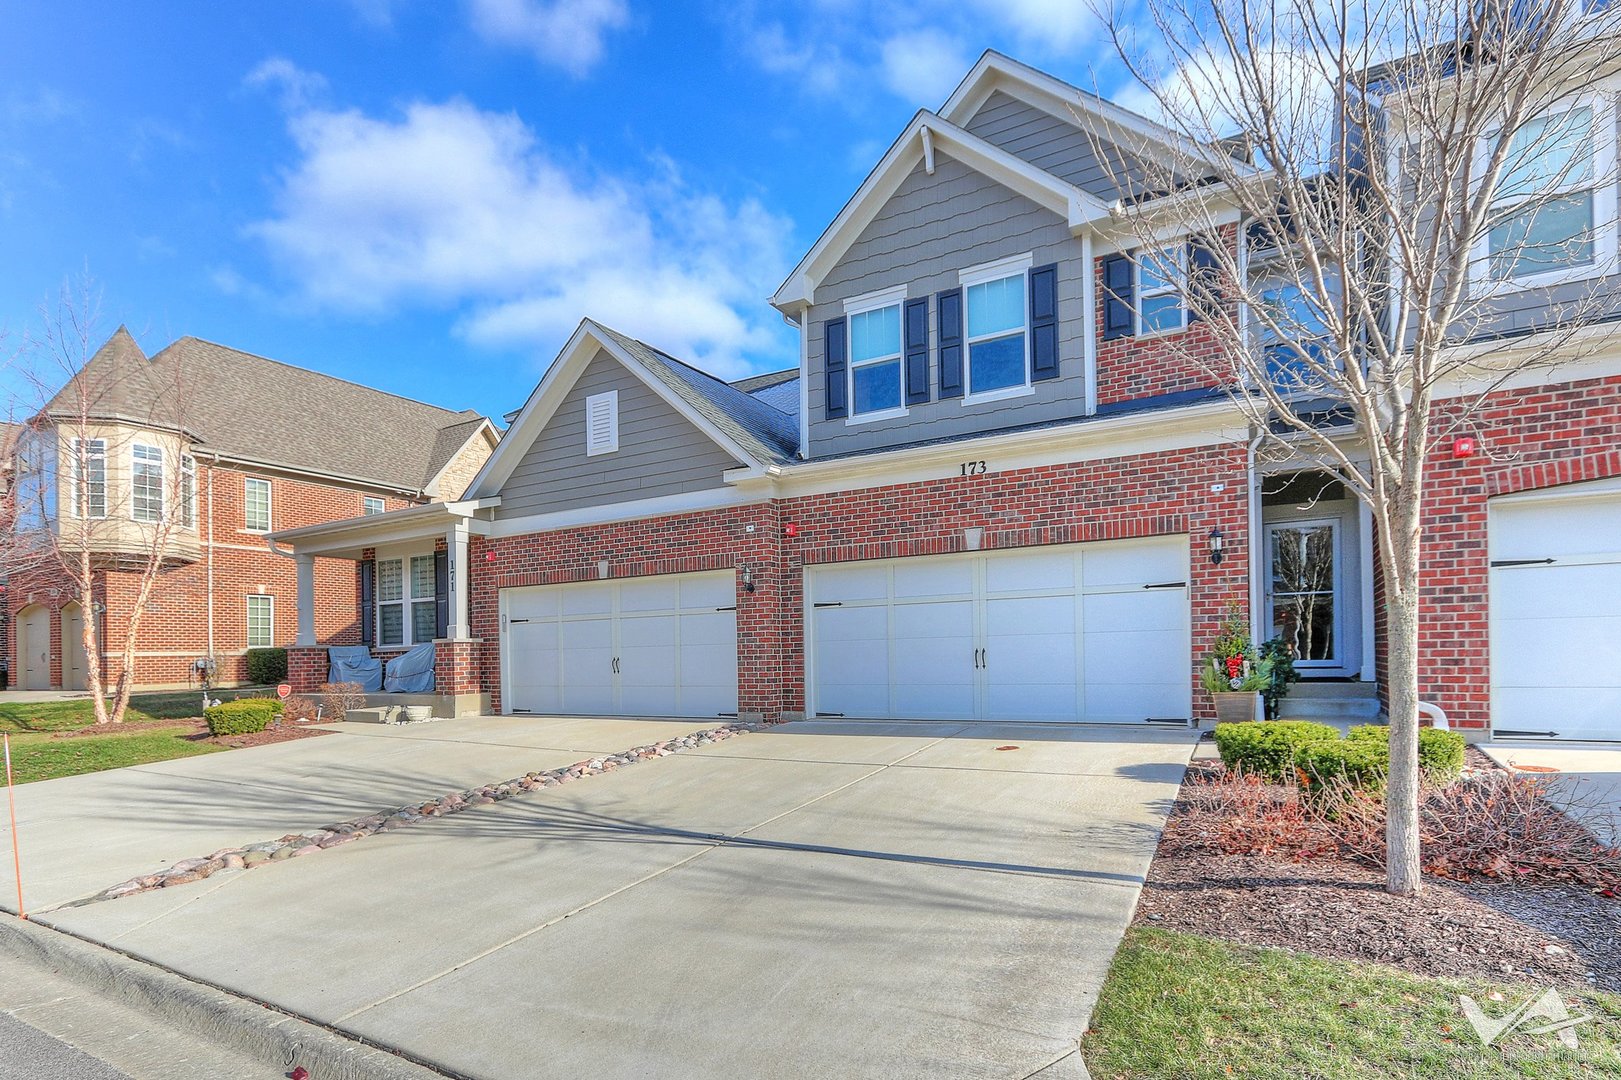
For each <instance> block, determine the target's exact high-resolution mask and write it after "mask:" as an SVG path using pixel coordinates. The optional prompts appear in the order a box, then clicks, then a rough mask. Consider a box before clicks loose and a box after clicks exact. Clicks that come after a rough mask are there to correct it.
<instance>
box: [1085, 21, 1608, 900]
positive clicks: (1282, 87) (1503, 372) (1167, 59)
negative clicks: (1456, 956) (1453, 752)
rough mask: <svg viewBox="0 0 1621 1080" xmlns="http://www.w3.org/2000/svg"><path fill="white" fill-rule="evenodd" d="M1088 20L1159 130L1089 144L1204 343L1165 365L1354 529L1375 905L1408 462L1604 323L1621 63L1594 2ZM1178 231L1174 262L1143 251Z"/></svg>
mask: <svg viewBox="0 0 1621 1080" xmlns="http://www.w3.org/2000/svg"><path fill="white" fill-rule="evenodd" d="M1108 2H1109V0H1104V3H1105V4H1107V3H1108ZM1100 15H1101V16H1102V17H1103V18H1104V20H1105V21H1106V23H1107V24H1108V25H1109V26H1110V27H1111V29H1112V33H1113V39H1114V44H1115V46H1116V49H1117V51H1118V52H1119V55H1120V56H1121V57H1122V58H1123V60H1124V62H1125V63H1126V65H1127V67H1128V68H1129V69H1130V71H1131V73H1132V75H1133V76H1135V78H1136V79H1137V81H1138V82H1139V83H1140V84H1141V86H1142V87H1143V88H1146V92H1147V94H1149V95H1150V96H1151V99H1152V102H1151V107H1150V108H1149V109H1148V110H1147V111H1150V112H1157V113H1158V114H1159V115H1158V119H1160V120H1161V122H1162V123H1163V124H1164V125H1165V127H1166V128H1167V129H1169V133H1170V134H1171V135H1172V136H1173V137H1171V138H1165V137H1164V133H1161V134H1160V135H1159V136H1157V137H1154V138H1150V137H1149V136H1148V134H1146V133H1144V132H1142V131H1132V130H1125V129H1124V125H1121V129H1120V130H1112V129H1111V130H1098V129H1097V128H1095V127H1094V129H1093V130H1094V133H1095V135H1096V136H1097V143H1098V147H1097V148H1098V150H1099V156H1100V158H1102V159H1103V160H1105V161H1109V162H1112V163H1113V165H1112V168H1111V172H1112V173H1113V179H1114V181H1115V183H1116V185H1117V186H1118V187H1119V188H1120V190H1121V191H1122V192H1123V195H1122V197H1121V199H1120V201H1119V202H1118V203H1117V204H1116V205H1115V207H1114V211H1113V218H1114V222H1113V225H1114V227H1115V229H1116V230H1117V231H1118V234H1119V242H1120V245H1121V247H1122V248H1125V249H1128V250H1131V251H1133V252H1134V255H1133V258H1134V260H1135V261H1136V262H1137V264H1138V265H1139V266H1141V267H1143V268H1145V270H1146V271H1147V273H1148V274H1149V275H1150V276H1151V278H1153V279H1160V280H1164V281H1168V282H1169V283H1170V284H1171V285H1172V286H1173V287H1174V289H1175V291H1176V293H1177V294H1179V295H1180V297H1181V300H1182V302H1183V303H1184V304H1186V305H1188V306H1189V307H1190V308H1192V309H1193V310H1196V311H1198V312H1199V313H1200V314H1202V315H1203V316H1204V319H1205V322H1206V325H1207V326H1208V332H1209V334H1211V335H1213V336H1214V339H1215V341H1216V342H1217V343H1218V345H1219V348H1218V349H1216V350H1214V351H1213V352H1212V351H1210V350H1206V351H1205V352H1204V353H1201V354H1200V355H1199V356H1198V357H1197V358H1193V357H1192V356H1191V354H1190V362H1198V363H1201V364H1203V365H1204V366H1205V367H1206V368H1207V369H1209V370H1210V371H1211V372H1212V373H1213V374H1214V375H1215V377H1216V378H1217V379H1218V380H1219V381H1220V384H1221V385H1223V386H1226V387H1229V388H1230V391H1231V396H1232V398H1233V400H1234V401H1235V402H1237V403H1238V405H1239V406H1240V407H1241V408H1242V409H1243V410H1244V411H1245V413H1246V414H1247V415H1248V417H1249V419H1250V421H1251V424H1252V426H1253V431H1254V432H1256V434H1257V439H1258V443H1259V445H1260V447H1261V450H1262V452H1264V453H1267V454H1269V455H1270V456H1271V457H1272V458H1273V459H1274V460H1279V461H1289V462H1297V463H1300V464H1301V466H1302V467H1305V468H1313V469H1321V470H1324V471H1327V472H1330V473H1332V474H1333V475H1334V476H1336V477H1337V478H1338V479H1339V480H1340V481H1341V482H1342V483H1343V484H1344V485H1345V487H1346V488H1347V490H1349V491H1350V492H1351V493H1352V494H1353V495H1354V496H1355V497H1356V498H1357V499H1359V500H1360V501H1361V502H1362V503H1364V504H1365V505H1366V506H1367V507H1368V508H1369V510H1370V512H1371V515H1372V518H1373V522H1374V525H1375V528H1376V530H1377V534H1378V536H1377V539H1378V545H1379V548H1378V550H1379V553H1380V556H1381V563H1382V567H1383V572H1384V616H1385V621H1386V642H1387V648H1388V671H1387V683H1386V691H1387V694H1388V705H1389V712H1390V718H1391V736H1390V743H1391V746H1390V751H1391V753H1390V777H1389V792H1388V807H1389V824H1388V832H1389V844H1388V850H1389V858H1388V861H1387V876H1388V888H1389V889H1390V891H1392V892H1395V893H1401V894H1409V893H1414V892H1416V891H1418V889H1419V888H1420V857H1419V839H1418V838H1419V832H1418V820H1417V807H1418V780H1419V777H1418V760H1417V732H1418V724H1419V714H1418V706H1419V704H1420V701H1419V649H1420V636H1419V615H1420V611H1419V602H1420V567H1421V564H1422V562H1423V560H1424V557H1425V546H1424V534H1423V524H1424V515H1425V508H1426V502H1425V465H1426V462H1427V461H1429V460H1430V459H1431V458H1432V456H1433V455H1434V454H1436V452H1437V450H1438V448H1439V447H1442V446H1443V445H1447V444H1449V443H1450V441H1451V439H1452V438H1453V437H1454V435H1455V434H1456V433H1458V432H1459V430H1460V429H1462V428H1464V427H1465V426H1467V425H1469V424H1470V422H1471V420H1472V418H1474V417H1475V415H1476V413H1477V411H1478V410H1479V409H1480V408H1481V407H1482V405H1483V403H1484V402H1485V400H1486V398H1487V396H1488V395H1489V394H1491V393H1493V392H1494V391H1497V390H1499V389H1501V388H1503V387H1504V386H1506V385H1508V384H1510V383H1511V382H1512V381H1514V380H1516V379H1518V378H1520V377H1521V376H1522V375H1523V374H1524V373H1526V372H1536V371H1548V370H1551V369H1554V368H1556V367H1557V366H1558V365H1559V364H1561V363H1566V362H1569V361H1570V360H1572V359H1579V358H1580V357H1581V356H1583V355H1584V354H1585V353H1588V352H1590V351H1591V350H1592V348H1593V346H1594V341H1595V334H1594V333H1593V324H1594V323H1595V321H1597V320H1599V319H1600V318H1602V317H1606V316H1610V315H1612V314H1613V313H1614V312H1615V311H1616V310H1617V308H1618V307H1621V304H1618V303H1617V295H1618V292H1621V290H1616V289H1615V288H1614V282H1613V280H1611V279H1609V278H1608V277H1607V275H1609V274H1612V273H1614V271H1615V267H1614V265H1613V264H1614V262H1615V258H1616V255H1615V241H1614V239H1613V238H1614V235H1615V233H1614V225H1615V220H1614V219H1615V203H1616V179H1615V173H1614V160H1615V151H1614V144H1615V119H1614V116H1613V113H1611V112H1610V111H1609V109H1608V108H1606V107H1605V105H1604V103H1603V102H1604V99H1603V98H1601V97H1600V96H1598V94H1597V91H1598V90H1600V89H1601V88H1604V87H1605V86H1606V83H1607V81H1608V80H1611V79H1612V78H1613V77H1614V76H1615V75H1616V73H1617V71H1618V70H1621V63H1618V61H1621V43H1618V35H1617V30H1618V29H1621V23H1618V20H1617V17H1616V15H1614V14H1612V13H1611V12H1610V11H1609V5H1608V4H1607V3H1604V2H1603V0H1598V2H1595V0H1442V2H1441V3H1437V4H1430V3H1425V2H1423V0H1337V2H1331V3H1324V2H1321V0H1214V2H1211V0H1142V3H1140V4H1139V3H1134V4H1131V5H1130V6H1129V7H1113V8H1108V9H1107V10H1102V9H1100ZM1122 148H1123V149H1124V151H1125V152H1124V153H1122V152H1121V149H1122ZM1189 234H1192V235H1194V236H1195V237H1198V238H1202V239H1201V240H1199V241H1197V242H1196V243H1195V245H1194V246H1193V249H1192V250H1193V255H1192V256H1191V257H1190V258H1189V261H1188V262H1187V263H1181V262H1179V261H1178V259H1179V256H1178V255H1177V254H1176V253H1175V252H1171V253H1169V254H1166V253H1164V249H1163V248H1160V247H1157V245H1159V244H1161V243H1163V242H1165V241H1166V240H1168V239H1169V238H1171V237H1177V236H1186V235H1189ZM1137 302H1138V303H1140V302H1141V298H1140V297H1139V298H1137ZM1166 347H1167V348H1170V349H1173V350H1174V349H1176V348H1178V347H1179V345H1178V343H1177V341H1176V340H1175V339H1174V338H1172V339H1167V343H1166ZM1485 450H1486V451H1487V452H1491V448H1490V447H1489V446H1488V447H1485Z"/></svg>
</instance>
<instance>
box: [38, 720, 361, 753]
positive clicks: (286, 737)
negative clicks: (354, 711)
mask: <svg viewBox="0 0 1621 1080" xmlns="http://www.w3.org/2000/svg"><path fill="white" fill-rule="evenodd" d="M177 728H184V729H189V730H187V731H186V733H185V734H183V735H181V736H180V738H182V739H185V740H186V741H187V742H196V743H207V744H208V745H210V746H225V747H229V748H231V749H232V750H241V749H243V748H244V747H249V746H265V745H268V744H270V743H279V742H289V741H291V740H293V739H305V738H308V737H310V736H311V735H330V734H332V732H330V731H325V730H323V729H321V728H312V727H303V726H301V725H299V724H291V723H283V724H280V725H278V726H276V727H273V728H266V729H265V730H264V731H260V732H257V733H255V734H252V735H222V736H220V737H218V738H215V737H214V736H212V735H210V734H209V733H208V722H207V721H206V720H203V719H202V718H201V717H193V718H192V719H189V720H126V721H125V722H124V723H122V724H118V725H116V726H112V725H109V726H107V727H100V726H97V725H94V724H92V725H91V726H90V727H85V728H79V729H78V730H77V731H58V732H56V733H55V734H53V735H52V736H51V738H52V739H88V738H93V737H95V736H98V735H131V734H136V733H139V732H142V731H174V730H175V729H177Z"/></svg>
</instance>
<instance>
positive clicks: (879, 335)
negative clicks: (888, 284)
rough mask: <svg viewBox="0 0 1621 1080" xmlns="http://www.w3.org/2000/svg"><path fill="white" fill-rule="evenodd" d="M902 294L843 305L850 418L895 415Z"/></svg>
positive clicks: (898, 398) (890, 292) (886, 294)
mask: <svg viewBox="0 0 1621 1080" xmlns="http://www.w3.org/2000/svg"><path fill="white" fill-rule="evenodd" d="M905 299H906V290H905V289H904V288H901V289H891V290H888V291H886V292H883V293H875V294H873V295H870V296H864V297H860V298H857V299H854V300H849V301H846V303H845V305H844V310H845V312H846V313H847V314H848V316H849V319H850V415H851V417H852V418H854V417H859V416H870V415H872V414H874V413H890V412H898V411H899V410H900V409H901V408H902V396H901V304H902V303H903V302H904V301H905Z"/></svg>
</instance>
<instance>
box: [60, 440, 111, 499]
mask: <svg viewBox="0 0 1621 1080" xmlns="http://www.w3.org/2000/svg"><path fill="white" fill-rule="evenodd" d="M69 451H70V452H71V453H72V454H73V515H74V516H75V517H79V518H104V517H106V516H107V440H106V439H74V440H73V441H72V442H71V443H70V444H69Z"/></svg>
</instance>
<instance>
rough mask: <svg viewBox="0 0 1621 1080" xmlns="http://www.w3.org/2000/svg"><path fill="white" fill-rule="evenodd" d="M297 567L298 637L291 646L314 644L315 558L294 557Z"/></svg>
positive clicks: (306, 556)
mask: <svg viewBox="0 0 1621 1080" xmlns="http://www.w3.org/2000/svg"><path fill="white" fill-rule="evenodd" d="M293 562H294V563H296V564H297V566H298V637H297V638H296V639H295V640H294V642H293V644H295V645H300V646H310V645H314V644H315V556H314V555H295V556H293Z"/></svg>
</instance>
